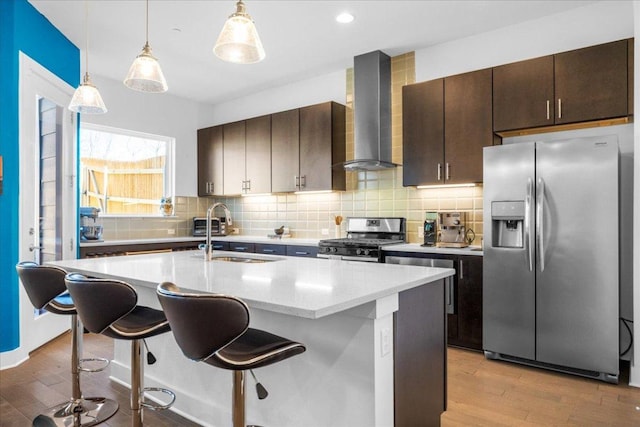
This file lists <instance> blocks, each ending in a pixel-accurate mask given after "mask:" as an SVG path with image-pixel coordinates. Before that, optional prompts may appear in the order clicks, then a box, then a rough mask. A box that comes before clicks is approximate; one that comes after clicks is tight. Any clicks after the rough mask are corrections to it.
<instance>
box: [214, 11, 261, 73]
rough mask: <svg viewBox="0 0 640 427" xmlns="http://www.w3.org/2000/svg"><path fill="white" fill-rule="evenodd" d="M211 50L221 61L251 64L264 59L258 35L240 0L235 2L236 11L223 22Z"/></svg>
mask: <svg viewBox="0 0 640 427" xmlns="http://www.w3.org/2000/svg"><path fill="white" fill-rule="evenodd" d="M213 52H214V53H215V54H216V56H217V57H218V58H220V59H222V60H223V61H227V62H233V63H236V64H253V63H256V62H260V61H262V60H263V59H264V57H265V52H264V48H263V47H262V42H261V41H260V36H258V31H257V30H256V26H255V25H254V23H253V20H252V19H251V16H249V14H248V13H246V9H245V5H244V3H243V2H242V0H239V1H238V3H237V4H236V13H234V14H232V15H231V16H229V19H227V22H225V23H224V27H222V31H221V32H220V35H219V36H218V41H217V42H216V45H215V47H214V48H213Z"/></svg>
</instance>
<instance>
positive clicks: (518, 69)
mask: <svg viewBox="0 0 640 427" xmlns="http://www.w3.org/2000/svg"><path fill="white" fill-rule="evenodd" d="M553 99H554V95H553V56H545V57H542V58H536V59H531V60H528V61H520V62H516V63H513V64H507V65H502V66H500V67H495V68H494V69H493V129H494V130H495V131H503V130H511V129H526V128H531V127H539V126H547V125H552V124H554V121H553V118H554V116H555V109H554V106H555V103H554V102H553Z"/></svg>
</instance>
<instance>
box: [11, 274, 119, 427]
mask: <svg viewBox="0 0 640 427" xmlns="http://www.w3.org/2000/svg"><path fill="white" fill-rule="evenodd" d="M16 271H17V272H18V277H20V281H21V282H22V285H23V287H24V289H25V291H26V292H27V296H28V297H29V300H30V301H31V304H33V306H34V307H35V308H37V309H43V308H44V309H45V310H47V311H48V312H50V313H55V314H61V315H66V316H71V399H69V400H68V401H67V402H63V403H60V404H58V405H56V406H54V407H52V408H49V409H47V411H46V412H45V413H43V414H40V415H38V416H37V417H36V418H35V419H34V420H33V425H34V426H38V425H51V426H83V427H84V426H93V425H96V424H100V423H101V422H103V421H105V420H107V419H108V418H110V417H111V416H112V415H113V414H115V413H116V412H117V411H118V403H117V402H116V401H115V400H112V399H106V398H104V397H84V398H83V397H82V392H81V391H80V372H81V371H82V372H100V371H102V370H104V369H105V368H106V367H107V366H108V365H109V361H108V360H107V359H102V358H91V359H81V360H80V359H79V357H80V349H81V347H82V332H83V328H82V325H81V323H80V321H79V320H78V315H77V311H76V308H75V306H74V304H73V300H72V299H71V297H70V295H69V293H68V292H67V288H66V286H65V283H64V276H65V275H66V274H67V273H66V271H64V270H62V269H61V268H58V267H53V266H44V265H38V264H36V263H35V262H31V261H25V262H21V263H19V264H18V265H16ZM82 362H104V366H101V367H99V368H96V369H88V368H83V367H82V366H81V364H82Z"/></svg>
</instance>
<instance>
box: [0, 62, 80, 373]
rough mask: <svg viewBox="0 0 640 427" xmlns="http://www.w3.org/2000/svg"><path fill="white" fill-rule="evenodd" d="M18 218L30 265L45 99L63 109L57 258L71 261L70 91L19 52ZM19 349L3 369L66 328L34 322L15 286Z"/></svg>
mask: <svg viewBox="0 0 640 427" xmlns="http://www.w3.org/2000/svg"><path fill="white" fill-rule="evenodd" d="M19 75H20V84H19V93H18V114H19V116H18V117H19V125H18V126H19V147H20V148H19V182H20V187H19V219H18V226H19V230H18V236H19V242H18V254H19V259H20V260H21V261H26V260H33V252H31V251H29V246H30V245H33V246H39V244H40V242H39V241H38V233H35V234H34V235H30V234H29V228H30V227H34V226H35V225H36V224H37V219H38V218H39V179H40V178H39V168H37V167H34V165H37V164H39V156H40V153H39V144H38V138H39V135H38V128H39V127H38V108H37V105H38V102H37V101H38V99H40V98H47V99H49V100H51V101H53V102H55V103H56V104H58V105H61V106H63V107H64V108H63V120H62V135H63V137H62V144H63V148H62V162H61V175H62V176H63V179H64V180H65V183H64V185H63V186H62V188H63V190H62V203H63V206H65V213H66V215H64V216H63V220H62V240H63V244H62V248H63V254H62V256H63V258H66V259H69V258H76V254H77V218H76V217H77V215H76V212H77V182H76V172H77V167H76V156H77V154H76V153H77V142H76V141H77V121H76V118H75V116H76V114H75V113H73V112H71V111H69V110H68V109H67V108H66V106H67V105H68V104H69V101H70V100H71V97H72V96H73V92H74V88H73V87H71V86H70V85H69V84H67V83H66V82H65V81H63V80H62V79H60V78H59V77H57V76H56V75H54V74H53V73H51V72H50V71H49V70H47V69H46V68H44V67H43V66H42V65H40V64H39V63H38V62H36V61H35V60H33V59H32V58H30V57H29V56H27V55H26V54H24V53H23V52H20V53H19ZM19 304H20V307H19V311H20V314H19V319H20V326H19V327H20V345H19V347H18V348H17V349H15V350H13V351H11V352H7V353H10V354H7V353H3V355H2V356H3V368H5V367H9V366H15V365H18V364H20V363H21V362H22V361H24V360H26V359H28V357H29V352H31V351H33V350H34V349H36V348H38V347H40V346H41V345H43V344H45V343H47V342H48V341H50V340H51V339H53V338H55V337H57V336H58V335H60V334H62V333H64V332H65V331H66V330H68V329H69V327H70V321H69V318H68V317H67V316H58V315H53V314H51V313H44V314H43V315H41V316H39V317H37V318H34V316H33V313H34V309H33V306H32V305H31V302H30V301H29V298H28V296H27V294H26V292H25V290H24V287H23V286H22V285H20V286H19Z"/></svg>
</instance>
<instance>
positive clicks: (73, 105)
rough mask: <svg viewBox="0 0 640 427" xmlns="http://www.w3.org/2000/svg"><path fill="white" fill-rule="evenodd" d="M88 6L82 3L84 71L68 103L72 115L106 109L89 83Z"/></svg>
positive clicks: (98, 93) (100, 112)
mask: <svg viewBox="0 0 640 427" xmlns="http://www.w3.org/2000/svg"><path fill="white" fill-rule="evenodd" d="M88 22H89V5H88V3H87V2H86V1H85V3H84V43H85V52H84V60H85V70H84V77H83V78H82V83H81V84H80V86H78V88H77V89H76V91H75V92H74V93H73V97H72V98H71V102H70V103H69V107H68V108H69V110H71V111H73V112H74V113H80V114H104V113H106V112H107V107H106V106H105V105H104V101H103V100H102V96H100V92H98V88H97V87H95V86H94V85H93V83H91V78H90V77H89V30H88V26H89V24H88Z"/></svg>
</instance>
